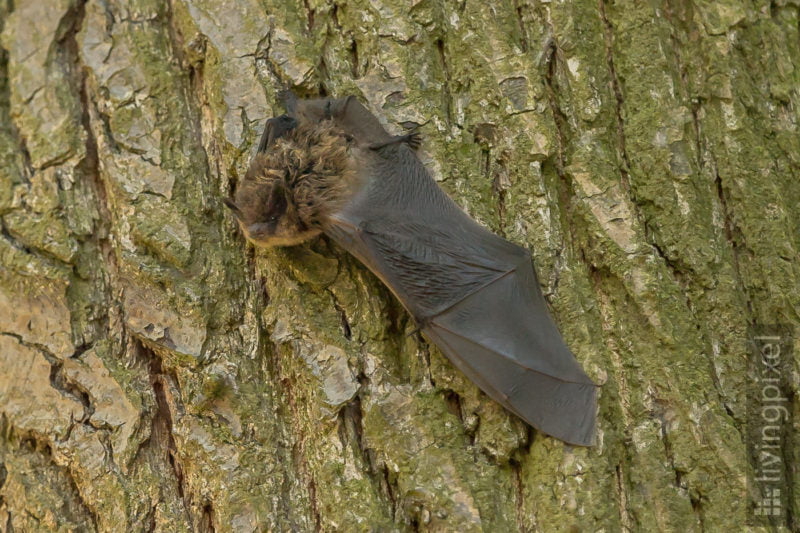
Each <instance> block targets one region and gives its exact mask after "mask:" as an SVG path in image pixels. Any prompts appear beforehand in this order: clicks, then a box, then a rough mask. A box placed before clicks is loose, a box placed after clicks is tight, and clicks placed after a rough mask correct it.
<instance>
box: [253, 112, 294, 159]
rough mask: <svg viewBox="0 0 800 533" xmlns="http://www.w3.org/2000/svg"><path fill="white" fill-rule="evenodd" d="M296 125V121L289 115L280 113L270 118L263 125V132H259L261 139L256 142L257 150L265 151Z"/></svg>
mask: <svg viewBox="0 0 800 533" xmlns="http://www.w3.org/2000/svg"><path fill="white" fill-rule="evenodd" d="M296 127H297V121H296V120H295V119H293V118H292V117H290V116H289V115H281V116H279V117H275V118H271V119H269V120H268V121H267V123H266V125H265V126H264V133H262V134H261V141H259V143H258V151H259V152H266V151H267V148H269V147H270V146H272V144H273V143H274V142H275V141H277V140H278V139H280V138H281V137H283V136H284V135H286V134H287V133H289V132H290V131H292V130H293V129H294V128H296Z"/></svg>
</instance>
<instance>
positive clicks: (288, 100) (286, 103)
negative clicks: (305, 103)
mask: <svg viewBox="0 0 800 533" xmlns="http://www.w3.org/2000/svg"><path fill="white" fill-rule="evenodd" d="M278 99H279V100H280V101H281V103H282V104H283V107H284V109H286V114H287V115H289V116H294V115H295V113H296V112H297V95H296V94H294V91H292V90H291V89H284V90H282V91H281V92H279V93H278Z"/></svg>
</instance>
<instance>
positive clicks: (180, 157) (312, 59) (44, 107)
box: [0, 0, 800, 532]
mask: <svg viewBox="0 0 800 533" xmlns="http://www.w3.org/2000/svg"><path fill="white" fill-rule="evenodd" d="M799 20H800V6H799V5H798V4H797V2H793V1H790V0H781V1H775V2H755V3H752V2H751V3H745V2H739V1H735V0H729V1H725V2H708V1H701V0H684V1H680V2H661V1H657V2H647V3H641V2H638V3H621V2H614V1H611V0H592V1H588V0H578V1H574V2H549V1H528V0H515V1H514V2H503V3H486V2H467V1H460V2H441V1H439V0H421V1H418V2H414V3H412V4H409V5H408V6H403V7H402V8H401V7H398V6H397V5H396V4H394V3H392V2H386V1H384V0H370V1H369V2H367V1H364V0H351V1H348V2H327V1H322V0H307V1H304V2H299V1H292V2H288V3H287V2H276V1H274V0H260V1H256V0H245V1H241V2H237V3H236V5H235V8H234V7H233V6H232V4H230V3H225V2H219V1H216V0H197V1H191V2H189V1H185V0H170V1H168V2H163V1H157V0H136V1H133V2H123V1H121V0H47V1H41V2H39V1H35V2H34V1H28V2H11V1H1V2H0V28H2V34H0V530H3V531H5V530H8V531H12V530H14V531H51V530H62V531H70V530H81V531H84V530H99V531H109V530H115V529H125V530H128V529H134V530H140V529H142V530H143V529H149V530H154V529H155V530H159V531H198V530H202V531H215V530H219V531H256V530H266V531H295V530H298V531H313V530H322V531H406V530H415V529H416V530H423V531H513V530H519V531H548V532H549V531H564V530H566V531H579V530H591V531H595V530H606V531H625V530H627V531H652V530H663V531H675V530H687V531H704V530H708V531H723V530H726V529H727V530H738V529H739V527H740V525H741V524H742V523H744V521H745V513H746V501H747V497H748V496H747V493H746V486H745V478H746V474H747V473H748V468H749V467H748V464H747V458H746V454H745V443H744V436H743V435H744V428H745V424H746V417H747V412H746V399H745V391H746V386H747V373H746V368H747V358H748V354H747V351H746V349H747V348H746V341H747V335H748V333H747V332H748V328H750V327H752V326H754V325H758V324H772V323H781V324H788V325H792V326H794V327H796V326H797V324H798V322H800V318H799V317H798V302H800V288H798V287H800V283H798V278H800V273H799V272H798V267H797V257H798V248H800V237H798V236H799V235H800V185H799V184H798V181H797V179H796V177H797V175H798V168H799V167H800V155H798V154H800V136H798V115H797V111H796V110H797V109H798V104H799V103H800V102H798V91H797V87H798V86H800V65H798V58H800V49H798V48H800V39H798V37H799V35H798V28H799V27H800V25H798V22H799ZM285 87H292V88H294V89H295V91H297V92H298V93H299V94H300V95H301V96H319V95H323V96H324V95H332V96H343V95H348V94H355V95H356V96H358V97H359V98H360V99H361V100H362V101H364V102H365V104H367V105H368V106H369V107H370V108H371V109H372V111H374V112H375V114H376V115H377V116H378V117H379V118H380V119H381V120H382V121H384V123H385V124H386V126H387V128H388V129H390V130H392V131H394V132H401V131H403V130H404V129H407V128H413V127H419V128H420V130H421V132H422V133H423V135H424V137H425V142H424V144H423V147H422V150H421V151H420V157H421V158H422V159H423V161H424V162H425V164H426V165H427V166H428V167H429V168H430V169H431V172H432V174H433V176H434V178H435V179H436V180H437V181H439V182H440V184H441V186H442V187H443V188H444V189H445V190H446V191H447V192H448V193H449V194H450V195H451V196H452V197H453V198H454V199H455V200H456V201H457V202H458V204H459V205H461V206H462V207H463V208H464V209H465V210H467V211H468V212H469V213H470V214H471V215H472V216H473V217H474V218H476V219H477V220H478V221H479V222H480V223H482V224H484V225H485V226H487V227H489V228H491V229H492V230H493V231H495V232H497V233H499V234H501V235H503V236H505V237H506V238H508V239H509V240H512V241H514V242H516V243H518V244H521V245H524V246H526V247H528V248H530V249H531V251H532V254H533V257H534V261H535V263H536V265H537V270H538V273H539V278H540V280H541V283H542V286H543V290H544V292H545V295H546V297H547V299H548V301H549V302H550V304H551V306H552V311H553V315H554V317H555V319H556V322H557V323H558V324H559V327H560V329H561V331H562V333H563V335H564V338H565V339H566V341H567V343H568V345H569V346H570V347H571V348H572V350H573V351H574V353H575V354H576V357H577V358H578V360H579V361H580V362H581V364H582V365H583V367H584V368H585V369H586V371H587V373H588V374H589V375H590V376H591V377H592V378H593V379H595V381H597V382H598V383H601V384H602V386H601V388H600V410H599V414H598V416H599V430H598V444H597V446H596V447H594V448H589V449H585V448H574V447H570V446H566V445H564V444H563V443H560V442H558V441H555V440H553V439H551V438H549V437H547V436H545V435H542V434H538V433H536V432H535V431H533V430H531V429H530V428H528V427H527V426H526V425H525V424H524V423H522V422H521V421H520V420H519V419H517V418H515V417H514V416H513V415H511V414H509V413H508V412H506V411H504V410H503V409H502V408H500V407H499V406H498V405H497V404H495V403H494V402H492V401H491V400H489V399H488V398H487V397H486V396H485V395H483V394H482V393H481V392H480V391H479V390H478V389H477V387H476V386H475V385H473V384H472V383H470V382H469V381H468V380H467V379H466V378H465V377H464V376H463V375H461V374H459V373H458V372H457V371H456V370H455V369H454V368H453V367H452V365H450V363H449V362H448V361H447V360H446V359H445V358H444V357H443V356H442V355H441V354H440V353H439V352H438V351H437V350H436V348H435V347H434V346H432V345H430V344H429V343H428V342H427V341H426V340H425V339H424V338H422V337H420V336H419V335H417V334H415V333H414V329H415V326H414V324H413V322H412V321H411V320H410V318H409V317H408V315H407V314H406V313H405V311H404V310H403V309H402V308H401V307H400V305H399V304H398V303H397V301H395V300H394V299H393V297H392V296H391V294H390V292H389V291H388V289H386V288H385V287H383V286H382V285H381V284H380V282H379V281H378V280H377V279H376V278H375V277H374V276H373V275H372V274H370V273H369V272H368V271H367V270H366V269H365V268H364V267H363V266H361V265H360V264H358V262H357V261H356V260H355V259H353V258H352V257H349V256H348V255H347V254H346V253H345V252H344V251H343V250H341V249H339V248H338V247H336V246H335V245H334V244H333V243H332V242H330V241H329V240H327V239H325V238H320V239H317V240H315V241H313V242H310V243H308V244H305V245H302V246H298V247H295V248H286V249H274V250H256V249H253V248H252V247H250V246H249V245H246V244H245V242H244V241H243V239H242V237H241V235H240V234H239V232H238V230H237V228H236V225H235V224H234V221H233V220H232V219H231V217H230V216H229V215H228V214H227V213H226V212H225V210H224V208H223V207H222V199H223V198H224V197H226V196H228V195H230V193H231V192H232V190H233V188H234V186H235V183H236V181H237V178H238V177H239V176H241V175H242V174H243V172H244V170H245V169H246V167H247V164H248V160H249V157H250V155H251V154H252V150H253V148H254V145H255V143H256V142H257V139H258V136H259V135H260V132H261V128H262V127H263V124H264V120H265V119H266V118H268V117H270V116H273V115H275V114H276V113H280V112H281V109H280V104H279V98H278V93H279V92H280V90H281V89H283V88H285ZM796 331H797V330H796ZM795 346H797V340H795ZM794 353H795V354H798V353H800V349H795V351H794ZM795 357H796V356H795ZM793 372H794V373H793V374H792V376H791V379H792V380H793V381H792V382H793V386H794V396H793V399H792V401H793V404H792V405H793V409H794V413H795V417H794V420H795V424H796V425H797V424H798V423H800V410H799V409H798V398H800V395H798V394H797V383H798V381H799V380H798V377H797V376H798V374H799V373H800V370H798V362H797V360H796V359H795V361H794V369H793ZM798 454H800V452H798V450H797V449H794V450H786V451H785V456H786V457H788V458H793V459H794V464H797V463H798V461H800V456H799V455H798ZM793 476H794V477H793V478H792V481H791V483H792V484H791V486H790V490H791V491H793V492H792V494H794V495H795V497H794V499H793V500H792V505H793V507H792V511H791V517H792V518H791V519H792V520H794V522H793V523H792V524H793V526H792V525H788V526H786V530H788V528H790V527H797V517H798V516H800V508H799V507H798V503H797V501H798V498H797V497H796V495H797V494H800V486H799V485H798V483H800V481H798V480H800V478H799V477H798V476H797V473H796V472H794V473H793Z"/></svg>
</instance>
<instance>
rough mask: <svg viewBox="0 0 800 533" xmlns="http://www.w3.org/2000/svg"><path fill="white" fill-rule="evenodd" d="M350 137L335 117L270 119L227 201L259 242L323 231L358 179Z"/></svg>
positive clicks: (288, 242)
mask: <svg viewBox="0 0 800 533" xmlns="http://www.w3.org/2000/svg"><path fill="white" fill-rule="evenodd" d="M349 144H350V140H349V138H348V137H347V136H346V135H344V133H343V132H342V131H341V130H340V129H338V128H337V127H336V126H335V125H334V124H333V122H332V121H331V120H322V121H319V122H316V123H312V122H310V121H308V120H299V121H298V120H295V119H294V118H291V117H287V116H286V115H284V116H282V117H277V118H274V119H270V120H269V121H268V122H267V126H266V128H265V131H264V135H263V136H262V138H261V144H260V146H259V152H258V153H257V154H256V156H255V157H254V158H253V161H252V162H251V163H250V168H249V170H248V171H247V174H245V177H244V179H243V180H242V182H241V183H240V184H239V186H238V187H237V189H236V194H235V197H234V199H226V200H225V205H227V206H228V207H229V208H230V209H231V211H233V214H234V215H235V216H236V218H237V220H238V221H239V226H240V227H241V228H242V231H243V232H244V235H245V237H246V238H247V239H248V240H249V241H250V242H252V243H253V244H256V245H259V246H293V245H295V244H300V243H301V242H303V241H306V240H308V239H310V238H312V237H315V236H317V235H319V233H320V232H321V231H322V230H323V228H324V225H325V222H326V217H327V216H328V215H330V214H331V213H332V212H334V211H336V210H337V209H338V208H339V207H340V206H341V204H342V201H343V199H344V198H343V197H344V196H345V194H346V191H347V190H348V188H349V186H350V184H352V182H353V175H354V171H353V158H352V157H351V155H350V148H349Z"/></svg>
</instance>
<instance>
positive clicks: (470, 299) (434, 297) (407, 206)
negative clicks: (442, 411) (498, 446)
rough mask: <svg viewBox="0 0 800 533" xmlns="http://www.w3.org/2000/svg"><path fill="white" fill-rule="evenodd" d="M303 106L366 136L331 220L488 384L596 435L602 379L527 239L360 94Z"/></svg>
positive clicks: (531, 416) (557, 424)
mask: <svg viewBox="0 0 800 533" xmlns="http://www.w3.org/2000/svg"><path fill="white" fill-rule="evenodd" d="M297 116H298V117H300V119H301V120H319V119H322V118H333V119H334V120H336V121H337V123H338V124H339V126H340V127H342V129H343V130H344V131H346V132H347V133H348V134H349V135H351V136H352V137H353V138H354V139H355V141H356V148H354V157H355V158H356V161H358V167H359V173H360V183H361V184H362V185H361V188H360V189H359V190H358V191H357V192H356V193H355V194H354V196H353V197H352V198H351V199H350V201H349V202H348V203H347V204H346V205H345V206H344V207H343V208H342V209H340V210H339V211H337V212H336V213H334V214H333V215H332V216H331V217H330V220H329V223H328V224H327V225H326V227H325V232H326V233H327V234H328V235H329V236H330V237H331V238H332V239H334V240H335V241H337V242H338V243H339V244H340V245H342V246H343V247H344V248H345V249H347V250H348V251H349V252H351V253H352V254H353V255H355V256H356V257H357V258H359V259H360V260H361V261H362V262H364V264H366V265H367V266H368V267H369V268H370V270H372V271H373V272H375V274H377V275H378V277H380V278H381V279H382V280H383V282H384V283H386V285H387V286H388V287H389V288H390V289H391V290H392V292H393V293H394V294H395V295H396V296H397V297H398V299H399V300H400V301H401V302H402V303H403V305H404V306H405V307H406V309H408V311H409V312H410V313H411V314H412V315H413V316H414V318H415V319H416V320H417V321H418V323H419V324H420V325H421V327H422V330H423V332H424V333H425V334H426V336H428V337H429V338H430V339H431V340H432V341H433V342H435V343H436V345H437V346H439V348H440V349H441V350H442V351H443V352H444V354H445V355H446V356H447V357H448V358H449V359H450V360H451V361H452V362H453V364H454V365H455V366H457V367H458V368H459V369H460V370H461V371H462V372H464V374H466V375H467V376H468V377H469V378H470V379H471V380H472V381H473V382H475V383H476V384H477V385H478V386H479V387H480V388H481V389H482V390H483V391H484V392H486V393H487V394H488V395H489V396H491V397H492V398H494V399H495V400H496V401H498V402H499V403H500V404H502V405H503V406H505V407H506V408H507V409H509V410H510V411H512V412H514V413H516V414H517V415H519V416H520V417H521V418H522V419H524V420H526V421H527V422H528V423H530V424H531V425H532V426H534V427H536V428H538V429H540V430H541V431H543V432H544V433H547V434H549V435H552V436H554V437H557V438H559V439H561V440H564V441H566V442H570V443H574V444H580V445H591V444H592V443H593V438H594V429H595V412H596V386H595V385H594V383H592V381H591V380H590V379H589V378H588V377H587V376H586V374H585V373H584V372H583V370H582V369H581V367H580V365H579V364H578V362H577V361H576V360H575V357H574V356H573V355H572V353H571V352H570V351H569V349H568V348H567V347H566V345H565V344H564V342H563V340H562V339H561V335H560V334H559V332H558V330H557V329H556V327H555V324H554V323H553V321H552V319H551V318H550V315H549V313H548V311H547V305H546V303H545V301H544V298H543V297H542V294H541V290H540V288H539V284H538V281H537V279H536V274H535V273H534V269H533V264H532V262H531V259H530V254H529V253H528V251H527V250H525V249H524V248H521V247H519V246H516V245H514V244H512V243H510V242H508V241H506V240H505V239H502V238H500V237H498V236H496V235H494V234H493V233H491V232H489V231H488V230H486V229H485V228H483V227H482V226H480V225H479V224H477V223H476V222H475V221H473V220H472V219H471V218H470V217H469V216H467V215H466V214H465V213H464V212H463V211H462V210H461V209H459V208H458V206H456V205H455V204H454V203H453V201H452V200H450V198H449V197H448V196H447V195H446V194H444V192H443V191H442V190H441V189H440V188H439V187H438V185H436V183H435V182H434V181H433V179H432V178H431V177H430V175H429V174H428V172H427V170H426V169H425V167H424V165H422V163H421V162H420V161H419V159H418V158H417V157H416V155H415V154H414V152H413V151H412V150H411V149H410V148H409V147H408V146H406V145H404V144H402V143H399V142H392V139H396V138H394V137H392V136H391V135H389V134H388V133H387V132H386V131H385V130H384V129H383V127H382V126H381V125H380V122H379V121H378V120H377V119H376V118H375V116H374V115H372V114H371V113H370V112H369V111H368V110H367V109H366V108H364V106H362V105H361V104H360V103H359V102H358V101H357V100H355V99H354V98H348V99H341V100H331V101H325V100H305V101H299V102H298V106H297ZM376 144H377V145H384V144H385V146H384V147H383V148H380V149H377V150H373V149H370V148H368V146H375V145H376Z"/></svg>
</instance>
